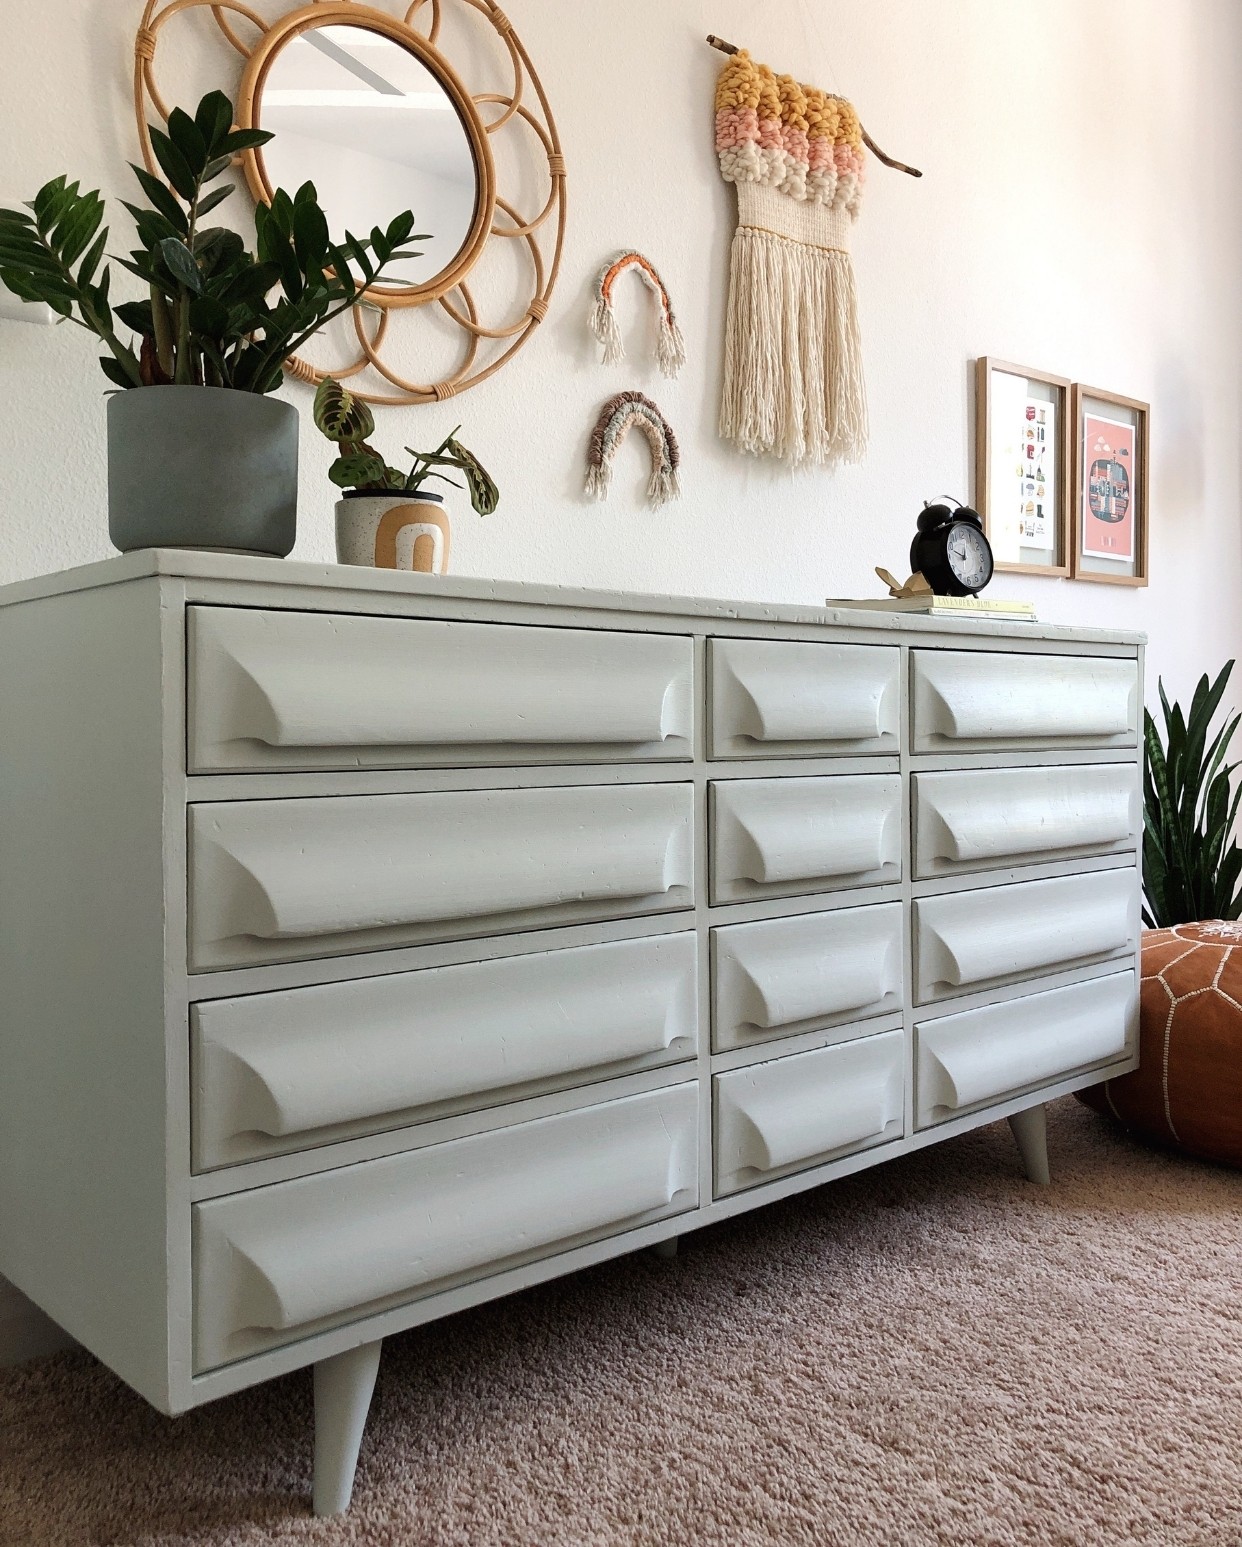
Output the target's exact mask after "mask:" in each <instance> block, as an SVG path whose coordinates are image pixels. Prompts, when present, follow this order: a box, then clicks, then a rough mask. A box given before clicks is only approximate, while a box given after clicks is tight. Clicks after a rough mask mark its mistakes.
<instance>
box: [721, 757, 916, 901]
mask: <svg viewBox="0 0 1242 1547" xmlns="http://www.w3.org/2000/svg"><path fill="white" fill-rule="evenodd" d="M711 795H712V901H713V902H717V903H723V902H743V901H745V900H747V899H748V898H754V897H782V896H793V895H795V894H797V893H799V892H819V891H829V890H834V889H839V888H842V887H849V886H875V885H879V884H881V883H884V882H889V881H897V880H899V879H900V877H901V779H900V776H899V775H897V774H859V775H832V776H829V777H827V778H822V779H815V778H811V779H726V780H719V781H717V782H715V783H713V784H712V785H711Z"/></svg>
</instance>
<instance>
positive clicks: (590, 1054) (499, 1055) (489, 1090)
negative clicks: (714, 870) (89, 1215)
mask: <svg viewBox="0 0 1242 1547" xmlns="http://www.w3.org/2000/svg"><path fill="white" fill-rule="evenodd" d="M695 962H696V952H695V940H694V936H693V935H692V934H676V935H661V936H658V937H656V938H653V939H649V940H616V941H611V942H609V943H607V944H604V945H587V946H577V947H574V948H572V949H568V950H560V951H545V952H541V953H540V954H539V955H537V956H509V957H503V958H501V959H499V960H497V961H486V962H469V963H466V964H464V965H462V966H457V967H432V968H425V969H423V970H420V971H417V972H402V973H394V974H393V975H391V976H385V977H379V978H364V979H362V980H360V981H354V982H349V983H329V984H324V985H321V986H318V987H315V988H298V989H293V990H291V991H289V992H285V993H270V994H250V995H247V996H246V997H245V998H242V999H218V1000H214V1001H209V1002H207V1003H204V1004H198V1005H194V1006H193V1007H192V1009H191V1012H190V1037H191V1059H192V1070H193V1077H192V1084H191V1112H192V1118H193V1134H194V1165H195V1169H197V1170H206V1169H209V1168H211V1167H214V1166H226V1165H233V1164H236V1163H237V1162H240V1161H244V1160H255V1159H259V1158H261V1157H262V1156H265V1155H275V1154H281V1153H284V1152H286V1151H289V1150H301V1149H306V1148H308V1147H310V1146H312V1145H316V1144H326V1143H328V1142H330V1141H332V1140H336V1139H344V1138H349V1137H352V1136H354V1135H356V1134H360V1133H372V1132H375V1131H377V1130H379V1129H383V1128H403V1127H405V1126H406V1125H407V1124H410V1123H413V1122H417V1121H421V1120H425V1119H427V1118H429V1117H435V1116H446V1115H448V1114H449V1113H450V1112H456V1111H465V1110H469V1109H472V1108H479V1107H484V1106H489V1105H493V1104H495V1103H496V1102H499V1101H512V1100H515V1099H517V1098H518V1097H525V1096H533V1095H536V1094H538V1093H540V1092H543V1091H549V1090H558V1089H563V1088H564V1087H566V1086H569V1085H584V1084H587V1083H588V1082H589V1081H591V1080H596V1079H603V1078H606V1077H608V1076H611V1075H618V1074H628V1073H630V1072H632V1071H635V1070H638V1069H646V1068H653V1067H655V1066H658V1065H661V1064H668V1063H674V1062H676V1061H678V1060H680V1059H687V1058H692V1057H693V1056H694V1054H695V1051H696V1048H697V1043H698V1036H697V1008H696V1005H697V996H696V974H695Z"/></svg>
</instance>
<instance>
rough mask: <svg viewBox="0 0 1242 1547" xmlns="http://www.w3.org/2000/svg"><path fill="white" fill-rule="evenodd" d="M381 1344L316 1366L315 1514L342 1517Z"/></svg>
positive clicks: (360, 1444) (364, 1347)
mask: <svg viewBox="0 0 1242 1547" xmlns="http://www.w3.org/2000/svg"><path fill="white" fill-rule="evenodd" d="M381 1341H382V1339H381V1340H380V1341H377V1342H374V1343H364V1344H363V1345H362V1347H361V1348H351V1349H349V1350H348V1352H347V1353H343V1354H337V1355H336V1356H335V1357H334V1358H332V1359H321V1360H320V1361H319V1363H318V1364H317V1365H316V1366H315V1513H316V1514H317V1515H343V1514H344V1513H345V1511H346V1510H347V1509H348V1508H349V1500H350V1495H351V1494H352V1493H353V1491H354V1469H355V1468H356V1467H357V1465H358V1451H359V1449H360V1448H361V1446H362V1431H363V1429H364V1428H365V1427H366V1421H367V1411H368V1409H369V1408H370V1406H371V1394H372V1392H374V1390H375V1377H376V1375H377V1374H378V1373H379V1357H380V1342H381Z"/></svg>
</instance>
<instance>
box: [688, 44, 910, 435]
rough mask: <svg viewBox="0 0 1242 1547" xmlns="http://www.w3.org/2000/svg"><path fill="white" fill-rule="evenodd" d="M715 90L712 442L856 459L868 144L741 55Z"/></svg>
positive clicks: (809, 92) (828, 105)
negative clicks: (725, 233) (717, 210)
mask: <svg viewBox="0 0 1242 1547" xmlns="http://www.w3.org/2000/svg"><path fill="white" fill-rule="evenodd" d="M708 42H709V43H711V44H712V45H713V47H716V48H719V49H721V50H722V51H724V52H725V53H729V54H731V56H732V57H731V58H730V59H729V61H728V63H727V64H725V66H724V67H723V69H722V70H721V72H720V79H719V81H718V83H717V86H716V151H717V155H718V156H719V158H720V172H721V176H722V177H723V178H724V179H725V181H726V182H729V183H733V184H734V185H735V186H736V188H737V207H738V224H737V231H736V232H735V234H734V237H733V249H732V255H731V260H730V268H729V301H728V311H727V317H726V332H725V361H724V391H723V395H722V399H721V405H720V433H721V435H722V436H723V437H724V439H725V440H728V441H732V442H733V443H734V444H735V445H737V446H739V447H740V448H741V449H742V450H743V451H747V452H750V453H752V454H753V455H755V456H773V457H780V458H782V459H784V460H785V461H787V462H790V463H792V464H793V465H794V466H798V465H799V464H801V463H811V464H818V465H832V464H834V463H838V462H857V461H859V460H861V458H862V455H863V453H864V451H865V449H866V445H867V397H866V389H865V386H864V383H863V368H862V347H861V342H860V339H859V332H858V305H857V299H856V295H855V289H854V270H853V266H852V264H851V262H850V254H849V244H850V233H851V230H852V228H853V225H854V222H855V221H856V220H857V219H858V211H859V207H860V204H861V202H862V190H863V178H864V168H863V144H864V141H865V142H866V143H867V144H868V145H869V146H870V147H871V149H872V150H873V151H874V152H875V154H876V155H877V156H879V158H880V159H881V160H882V161H883V162H884V163H885V164H886V165H888V166H893V167H897V168H898V169H899V170H901V171H903V172H909V173H910V174H911V175H912V176H915V177H918V176H920V175H921V174H920V173H919V172H918V171H916V170H915V168H913V167H907V166H905V165H904V164H903V163H902V162H897V161H893V160H892V159H891V157H888V156H885V155H884V154H883V152H882V151H880V150H879V149H878V147H877V146H875V145H874V143H873V142H872V141H870V140H869V139H868V137H867V135H866V133H865V131H864V130H863V127H862V125H861V123H860V122H859V119H858V114H857V113H856V112H855V110H854V108H853V107H852V106H851V105H850V103H848V102H847V101H845V100H844V98H842V97H836V96H832V95H830V94H829V93H828V92H824V91H820V90H819V89H818V88H817V87H814V86H801V85H799V84H798V82H797V81H796V80H794V78H793V77H792V76H791V75H775V74H774V73H773V72H772V71H771V70H770V69H769V68H768V67H767V65H762V64H756V63H755V61H754V60H753V59H752V58H751V57H750V55H749V53H747V52H746V50H745V49H734V48H733V45H732V44H728V43H724V42H723V41H722V40H721V39H719V38H715V37H709V38H708Z"/></svg>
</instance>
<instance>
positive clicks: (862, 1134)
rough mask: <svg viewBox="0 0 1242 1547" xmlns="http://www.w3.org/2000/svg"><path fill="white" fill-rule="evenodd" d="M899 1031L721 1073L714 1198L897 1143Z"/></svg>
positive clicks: (901, 1057) (899, 1126) (717, 1093)
mask: <svg viewBox="0 0 1242 1547" xmlns="http://www.w3.org/2000/svg"><path fill="white" fill-rule="evenodd" d="M904 1048H905V1038H904V1036H903V1034H902V1033H901V1032H900V1031H890V1032H884V1033H882V1034H881V1035H880V1036H878V1037H863V1038H862V1039H861V1040H859V1041H855V1042H843V1043H840V1044H838V1045H837V1046H836V1047H825V1048H819V1049H817V1050H816V1051H815V1052H813V1053H793V1054H791V1055H790V1056H789V1057H787V1058H774V1059H773V1060H772V1061H771V1062H770V1063H763V1064H752V1065H750V1066H749V1067H748V1068H745V1069H734V1070H732V1071H730V1072H729V1073H728V1074H718V1075H717V1076H716V1078H715V1080H714V1082H713V1083H714V1086H715V1101H716V1144H715V1151H716V1195H717V1197H723V1196H724V1195H725V1194H726V1193H733V1192H740V1191H742V1189H743V1188H746V1187H756V1186H758V1185H759V1183H761V1182H770V1181H773V1180H775V1179H776V1178H777V1177H781V1176H788V1175H789V1174H790V1173H792V1172H794V1171H805V1170H807V1169H809V1168H810V1167H811V1166H817V1165H823V1164H824V1163H825V1162H827V1161H830V1160H837V1159H839V1158H840V1157H841V1156H842V1155H848V1154H851V1153H852V1152H853V1151H855V1150H862V1149H870V1148H871V1147H872V1146H873V1145H876V1144H883V1143H885V1142H886V1141H887V1140H889V1139H896V1138H899V1137H900V1135H901V1132H902V1126H903V1118H902V1112H903V1101H902V1071H903V1068H904V1066H905V1054H904Z"/></svg>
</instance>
